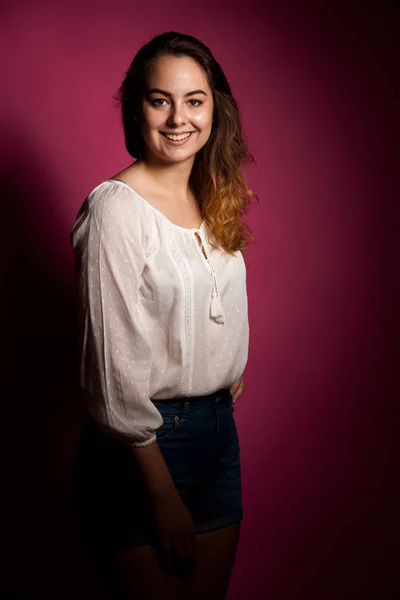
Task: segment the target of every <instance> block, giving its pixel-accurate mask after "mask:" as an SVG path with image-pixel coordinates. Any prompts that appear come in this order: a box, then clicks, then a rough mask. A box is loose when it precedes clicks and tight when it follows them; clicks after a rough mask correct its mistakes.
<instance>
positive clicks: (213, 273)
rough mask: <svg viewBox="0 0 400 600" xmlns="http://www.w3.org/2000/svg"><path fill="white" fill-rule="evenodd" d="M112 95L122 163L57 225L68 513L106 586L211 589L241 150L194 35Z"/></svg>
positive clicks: (233, 514)
mask: <svg viewBox="0 0 400 600" xmlns="http://www.w3.org/2000/svg"><path fill="white" fill-rule="evenodd" d="M117 99H118V101H119V102H120V103H121V107H122V117H123V124H124V132H125V142H126V147H127V149H128V152H129V153H130V154H131V156H132V157H133V158H136V159H137V160H136V161H135V162H134V163H133V164H131V165H129V166H128V167H127V168H125V169H123V170H121V171H119V172H118V173H117V174H115V175H114V176H113V177H112V178H111V179H106V180H104V181H102V182H101V183H99V184H98V185H97V186H96V187H95V188H94V189H93V190H92V191H91V192H90V193H89V195H88V196H87V198H86V200H85V202H84V203H83V205H82V206H81V209H80V211H79V214H78V216H77V218H76V221H75V223H74V226H73V229H72V233H71V241H72V246H73V249H74V251H75V254H76V269H77V277H78V282H79V286H78V291H79V295H78V310H79V323H80V332H81V335H80V351H81V387H82V391H83V397H84V400H85V403H86V406H87V408H88V411H89V413H90V418H89V420H88V423H87V426H86V428H85V430H84V432H83V434H82V436H81V439H80V444H79V448H78V452H77V456H76V458H75V468H74V499H75V506H76V513H77V517H78V521H79V524H80V528H81V531H82V539H83V542H84V544H85V547H86V549H87V552H88V553H89V555H90V556H91V557H92V558H93V559H95V560H96V561H97V562H98V564H99V565H100V566H101V572H102V574H103V575H104V574H105V575H107V585H108V586H109V589H110V598H113V599H114V598H133V597H139V598H141V599H142V600H145V599H146V598H148V599H153V598H178V599H179V598H192V599H194V600H195V599H196V598H198V599H200V598H204V597H208V599H209V600H222V599H223V598H224V597H225V592H226V589H227V587H228V583H229V579H230V575H231V571H232V567H233V563H234V559H235V554H236V548H237V544H238V540H239V532H240V523H241V520H242V518H243V513H242V502H241V497H242V496H241V470H240V469H241V467H240V454H239V440H238V435H237V431H236V424H235V419H234V403H235V402H236V401H237V399H238V398H239V397H240V395H241V394H242V393H243V389H244V387H243V385H244V384H243V372H244V369H245V366H246V364H247V357H248V344H249V324H248V309H247V292H246V266H245V262H244V260H243V256H242V252H243V251H244V250H245V248H246V246H247V244H248V243H249V235H248V234H247V232H246V230H245V227H244V225H243V223H242V221H241V216H242V214H243V213H244V212H245V211H246V209H247V206H248V204H249V202H250V197H251V196H252V192H251V191H250V190H249V189H248V187H247V185H246V183H245V180H244V177H243V172H242V166H243V164H244V162H246V160H250V158H251V157H250V155H249V154H248V152H247V149H246V147H245V144H244V142H243V140H242V133H241V125H240V119H239V114H238V110H237V106H236V102H235V100H234V99H233V97H232V93H231V90H230V88H229V84H228V82H227V80H226V78H225V75H224V74H223V72H222V69H221V67H220V66H219V65H218V63H217V62H216V61H215V59H214V57H213V56H212V54H211V52H210V50H209V49H208V48H207V47H206V46H205V45H204V44H202V42H200V41H199V40H197V39H196V38H193V37H191V36H186V35H183V34H180V33H176V32H169V33H165V34H162V35H160V36H157V37H156V38H154V39H153V40H151V41H150V42H149V43H148V44H146V45H145V46H144V47H143V48H141V49H140V50H139V52H138V53H137V55H136V56H135V58H134V59H133V62H132V64H131V66H130V68H129V70H128V72H127V74H126V76H125V79H124V81H123V83H122V85H121V88H120V90H119V92H118V95H117ZM250 237H251V236H250Z"/></svg>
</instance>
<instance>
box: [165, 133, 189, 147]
mask: <svg viewBox="0 0 400 600" xmlns="http://www.w3.org/2000/svg"><path fill="white" fill-rule="evenodd" d="M160 133H161V132H160ZM184 133H190V135H189V137H187V138H185V139H184V140H169V139H168V138H167V137H166V135H165V133H161V135H162V136H163V138H164V140H165V141H166V142H168V144H172V146H182V144H186V142H188V141H189V140H190V139H191V138H192V133H195V132H194V131H182V133H171V134H170V135H183V134H184Z"/></svg>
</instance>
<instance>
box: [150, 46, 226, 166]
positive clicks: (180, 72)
mask: <svg viewBox="0 0 400 600" xmlns="http://www.w3.org/2000/svg"><path fill="white" fill-rule="evenodd" d="M146 84H147V88H146V91H145V94H144V96H143V98H142V101H141V114H140V115H139V120H140V123H141V131H142V135H143V139H144V142H145V154H146V157H147V158H150V157H153V158H156V159H157V160H159V161H161V162H163V163H178V162H183V161H189V162H190V163H193V161H194V157H195V155H196V153H197V152H198V151H199V150H200V149H201V148H202V147H203V146H204V145H205V144H206V142H207V140H208V138H209V137H210V134H211V128H212V118H213V108H214V102H213V97H212V91H211V89H210V87H209V85H208V82H207V77H206V74H205V73H204V71H203V69H202V68H201V67H200V65H199V64H198V63H197V62H196V61H195V60H194V59H192V58H189V57H187V56H179V57H177V56H166V57H162V58H159V59H158V60H157V61H156V62H155V64H153V65H152V66H151V67H150V68H149V71H148V74H147V81H146ZM188 134H189V135H188ZM167 135H168V136H174V138H175V139H168V138H167ZM176 136H178V139H176Z"/></svg>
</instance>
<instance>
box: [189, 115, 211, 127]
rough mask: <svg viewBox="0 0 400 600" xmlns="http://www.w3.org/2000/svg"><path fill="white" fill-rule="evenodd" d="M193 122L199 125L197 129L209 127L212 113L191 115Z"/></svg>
mask: <svg viewBox="0 0 400 600" xmlns="http://www.w3.org/2000/svg"><path fill="white" fill-rule="evenodd" d="M193 122H194V123H195V124H196V125H197V126H198V127H199V129H205V128H207V127H211V123H212V113H211V114H210V113H209V112H207V113H202V114H198V115H195V116H194V117H193Z"/></svg>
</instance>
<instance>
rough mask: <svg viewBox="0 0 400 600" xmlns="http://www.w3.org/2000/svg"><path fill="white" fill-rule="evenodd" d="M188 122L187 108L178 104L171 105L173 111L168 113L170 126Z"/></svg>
mask: <svg viewBox="0 0 400 600" xmlns="http://www.w3.org/2000/svg"><path fill="white" fill-rule="evenodd" d="M185 123H186V115H185V109H184V107H183V106H179V105H178V104H175V105H171V112H170V114H169V115H168V125H169V127H179V126H180V125H184V124H185Z"/></svg>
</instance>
